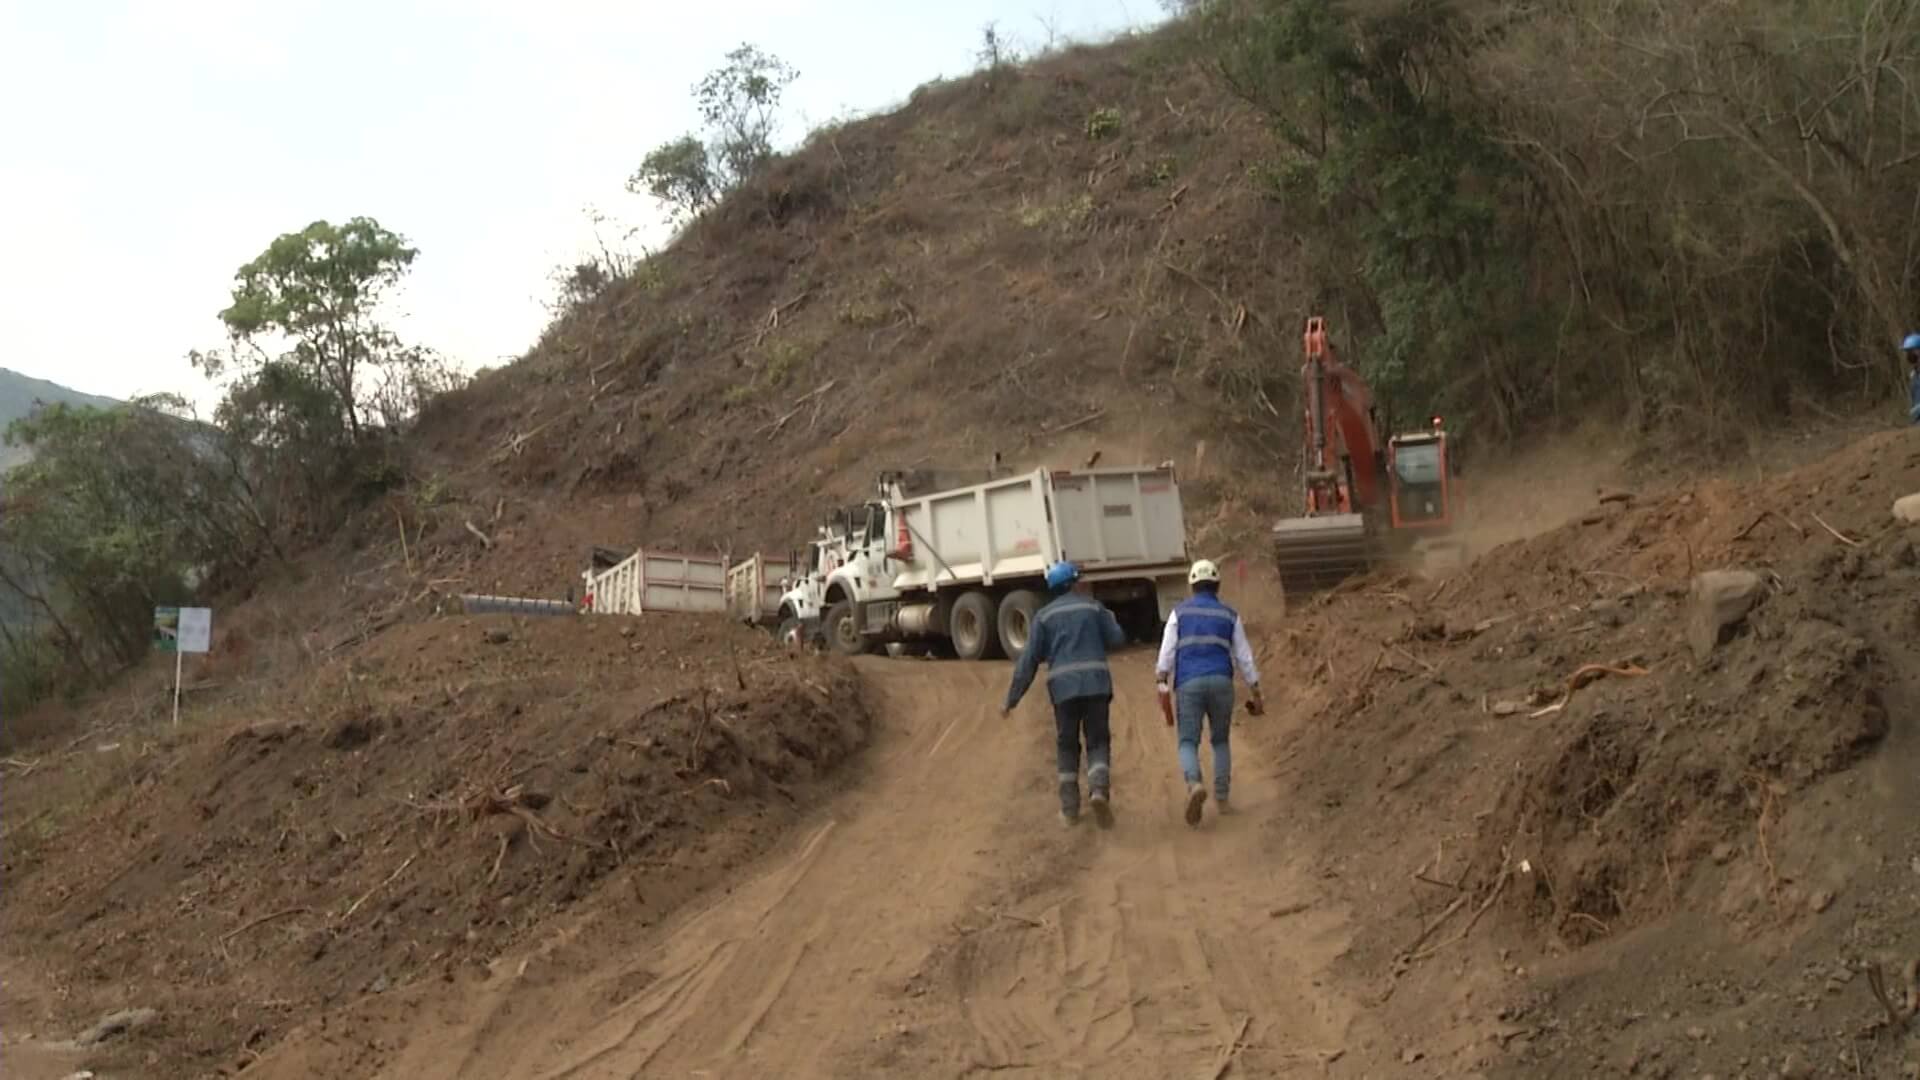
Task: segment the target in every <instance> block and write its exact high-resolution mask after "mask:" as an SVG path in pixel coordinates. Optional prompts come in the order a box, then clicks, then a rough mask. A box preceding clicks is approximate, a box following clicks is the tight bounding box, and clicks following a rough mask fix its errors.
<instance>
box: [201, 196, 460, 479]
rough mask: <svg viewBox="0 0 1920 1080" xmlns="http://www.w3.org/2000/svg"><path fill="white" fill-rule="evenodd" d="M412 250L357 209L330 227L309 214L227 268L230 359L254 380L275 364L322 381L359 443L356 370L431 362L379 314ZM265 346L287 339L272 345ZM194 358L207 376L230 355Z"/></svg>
mask: <svg viewBox="0 0 1920 1080" xmlns="http://www.w3.org/2000/svg"><path fill="white" fill-rule="evenodd" d="M418 254H419V252H418V250H417V249H415V248H413V247H411V246H410V245H408V244H407V242H406V240H405V239H404V238H402V237H401V236H400V235H398V234H397V233H393V232H390V231H388V230H387V229H384V228H382V227H381V226H380V223H379V222H377V221H374V220H373V219H372V218H364V217H357V218H353V219H352V220H350V221H348V222H346V223H345V224H344V225H337V226H336V225H333V224H330V223H328V222H326V221H316V222H314V223H313V224H311V225H309V226H307V227H306V228H305V229H302V230H301V231H299V232H296V233H287V234H285V235H283V236H281V237H279V238H278V239H276V240H274V242H273V243H272V244H270V245H268V247H267V249H266V251H264V252H262V253H261V254H260V255H259V257H257V258H255V259H254V260H253V261H252V262H249V263H247V264H246V265H245V266H242V267H241V268H240V270H239V272H238V273H236V274H235V275H234V281H235V285H234V289H233V304H232V305H231V306H229V307H228V308H227V309H226V310H224V311H222V312H220V321H221V322H223V323H225V324H226V326H227V330H228V332H229V333H230V334H231V335H232V336H233V339H234V341H235V343H236V345H238V346H244V347H245V352H244V353H243V354H240V355H239V357H238V358H237V362H238V363H239V364H240V365H242V366H244V367H246V368H247V369H248V371H249V373H250V374H251V375H252V376H253V380H252V381H253V382H254V383H255V384H258V383H259V382H260V376H261V375H262V373H263V372H265V370H266V369H267V368H268V367H269V366H270V365H280V366H284V367H287V368H290V369H292V370H294V371H297V372H299V373H300V374H301V375H302V377H303V378H304V379H305V380H306V381H308V382H310V383H311V384H313V385H315V386H318V387H321V388H323V389H324V391H325V393H326V394H327V395H328V396H329V397H330V399H331V402H332V406H333V408H334V409H335V410H336V411H337V412H338V414H339V416H340V419H341V422H342V423H343V424H344V426H345V428H346V431H347V434H348V437H349V438H350V439H351V440H352V441H353V442H356V443H357V442H358V441H359V440H360V437H361V428H362V424H363V410H364V407H365V406H366V405H367V404H368V402H367V399H366V398H365V397H364V396H363V395H365V394H366V393H367V387H366V386H365V385H364V384H363V375H365V374H367V373H368V371H369V369H376V368H401V369H415V368H418V367H419V366H421V365H423V364H427V363H431V362H433V361H434V360H435V358H434V357H432V355H431V354H429V353H426V352H425V351H424V350H420V349H411V348H406V347H404V346H402V345H401V343H400V341H399V339H398V338H396V337H395V336H394V335H393V334H392V333H391V332H389V331H388V330H387V329H386V328H385V327H384V326H383V325H382V324H381V322H380V319H379V314H378V312H379V307H380V303H381V301H382V300H383V299H385V298H386V296H387V295H388V293H389V292H390V291H391V290H392V289H393V288H394V287H395V286H396V285H398V284H399V283H400V280H401V278H403V277H404V276H405V275H406V272H407V270H408V268H409V267H411V266H412V265H413V260H414V258H415V257H416V256H417V255H418ZM270 344H272V345H279V344H286V345H289V346H290V347H289V348H287V349H286V350H285V351H283V352H274V351H270V349H269V348H268V345H270ZM236 352H238V350H236ZM193 359H194V361H195V363H196V364H198V365H199V366H200V367H202V369H203V370H205V371H206V372H207V374H209V375H218V374H220V373H221V371H222V370H224V369H225V368H226V367H227V366H228V365H229V364H231V363H235V362H236V356H235V355H234V354H221V353H196V354H194V357H193ZM269 381H272V380H269Z"/></svg>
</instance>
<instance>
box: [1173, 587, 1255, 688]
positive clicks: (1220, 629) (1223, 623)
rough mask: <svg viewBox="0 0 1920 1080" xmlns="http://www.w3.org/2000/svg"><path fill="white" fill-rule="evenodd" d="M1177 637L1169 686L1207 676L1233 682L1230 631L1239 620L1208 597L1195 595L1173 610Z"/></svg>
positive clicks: (1217, 598)
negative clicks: (1219, 677)
mask: <svg viewBox="0 0 1920 1080" xmlns="http://www.w3.org/2000/svg"><path fill="white" fill-rule="evenodd" d="M1173 611H1174V614H1175V615H1176V616H1178V618H1177V619H1176V620H1175V623H1174V629H1175V633H1176V634H1177V636H1176V637H1175V639H1174V641H1175V645H1174V654H1173V656H1174V661H1173V685H1174V686H1176V687H1179V686H1185V685H1186V684H1187V683H1188V681H1190V680H1192V679H1201V678H1206V677H1208V676H1211V675H1225V676H1226V677H1227V678H1229V679H1231V678H1233V628H1234V625H1235V624H1236V623H1238V622H1239V621H1240V616H1239V614H1238V613H1236V612H1235V611H1234V610H1233V609H1232V608H1230V607H1228V606H1227V605H1225V604H1223V603H1221V602H1220V598H1219V597H1217V596H1215V595H1213V594H1212V593H1195V594H1194V595H1193V597H1192V599H1189V600H1187V601H1186V602H1185V603H1183V604H1181V605H1180V606H1179V607H1177V608H1174V609H1173Z"/></svg>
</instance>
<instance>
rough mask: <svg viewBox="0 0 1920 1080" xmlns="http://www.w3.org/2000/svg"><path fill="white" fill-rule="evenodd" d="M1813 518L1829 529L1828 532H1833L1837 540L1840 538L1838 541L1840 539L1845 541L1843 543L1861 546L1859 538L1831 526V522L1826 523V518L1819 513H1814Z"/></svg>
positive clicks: (1822, 526)
mask: <svg viewBox="0 0 1920 1080" xmlns="http://www.w3.org/2000/svg"><path fill="white" fill-rule="evenodd" d="M1813 520H1814V521H1816V522H1818V523H1819V525H1820V527H1821V528H1823V529H1825V530H1827V532H1829V533H1831V534H1832V535H1833V538H1834V539H1835V540H1838V541H1840V542H1841V543H1843V544H1845V545H1847V546H1848V547H1856V548H1857V547H1859V546H1860V541H1858V540H1855V539H1854V538H1853V537H1851V536H1848V535H1847V534H1845V533H1843V532H1841V531H1840V530H1839V529H1836V528H1834V527H1833V526H1831V525H1829V524H1827V523H1826V521H1825V519H1823V518H1821V516H1820V515H1819V514H1814V515H1813Z"/></svg>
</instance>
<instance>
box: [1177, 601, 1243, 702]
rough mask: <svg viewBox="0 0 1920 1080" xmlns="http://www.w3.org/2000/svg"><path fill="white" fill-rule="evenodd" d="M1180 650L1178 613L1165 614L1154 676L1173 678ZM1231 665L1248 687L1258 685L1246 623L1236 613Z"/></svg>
mask: <svg viewBox="0 0 1920 1080" xmlns="http://www.w3.org/2000/svg"><path fill="white" fill-rule="evenodd" d="M1179 650H1180V613H1179V612H1178V611H1176V612H1174V613H1173V614H1171V615H1168V616H1167V631H1166V633H1164V634H1162V635H1160V659H1159V660H1157V661H1155V662H1154V665H1153V670H1154V674H1155V677H1157V678H1158V679H1160V680H1162V681H1167V680H1170V679H1172V678H1173V661H1174V654H1176V653H1177V652H1179ZM1233 666H1234V667H1235V668H1237V669H1238V670H1239V672H1240V678H1241V679H1242V680H1243V681H1244V682H1245V683H1246V684H1247V686H1248V687H1256V686H1259V685H1260V669H1259V668H1257V667H1255V666H1254V663H1253V643H1252V642H1250V641H1248V640H1247V625H1246V623H1244V622H1242V621H1241V620H1240V616H1239V615H1238V614H1237V613H1236V614H1235V615H1234V617H1233Z"/></svg>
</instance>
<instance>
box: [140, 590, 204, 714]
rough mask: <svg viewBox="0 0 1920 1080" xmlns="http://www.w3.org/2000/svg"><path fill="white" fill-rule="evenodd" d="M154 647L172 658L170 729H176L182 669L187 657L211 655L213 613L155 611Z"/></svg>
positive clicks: (171, 609) (198, 609)
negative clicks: (171, 712) (170, 654)
mask: <svg viewBox="0 0 1920 1080" xmlns="http://www.w3.org/2000/svg"><path fill="white" fill-rule="evenodd" d="M153 647H154V648H155V649H156V650H158V651H160V652H170V653H172V654H173V726H175V727H179V726H180V675H181V665H182V664H183V663H184V662H185V660H186V654H188V653H206V652H211V651H213V609H212V608H203V607H189V608H183V607H157V608H154V609H153Z"/></svg>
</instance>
